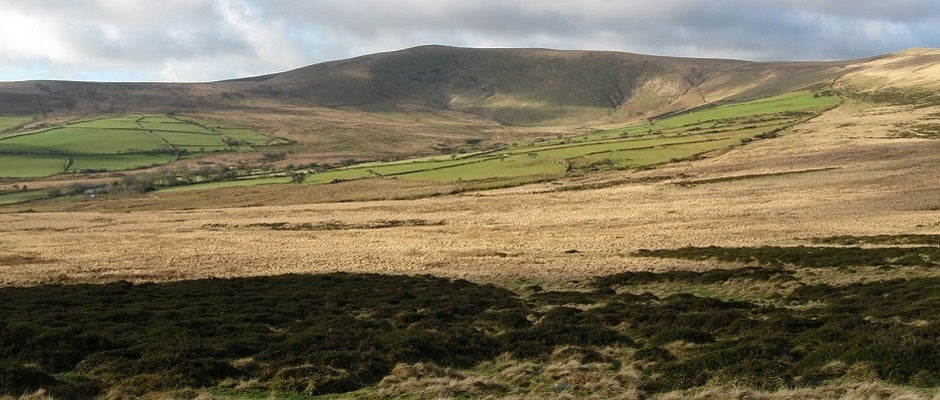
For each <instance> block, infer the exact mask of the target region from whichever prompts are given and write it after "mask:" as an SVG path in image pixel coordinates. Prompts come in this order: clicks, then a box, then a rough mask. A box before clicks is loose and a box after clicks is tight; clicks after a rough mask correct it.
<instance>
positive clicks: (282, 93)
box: [0, 46, 940, 399]
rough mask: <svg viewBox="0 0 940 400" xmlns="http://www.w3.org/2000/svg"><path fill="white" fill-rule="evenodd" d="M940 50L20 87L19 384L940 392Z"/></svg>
mask: <svg viewBox="0 0 940 400" xmlns="http://www.w3.org/2000/svg"><path fill="white" fill-rule="evenodd" d="M938 76H940V51H937V50H935V49H911V50H905V51H902V52H898V53H893V54H888V55H882V56H874V57H871V58H867V59H862V60H850V61H836V62H771V63H754V62H745V61H735V60H713V59H686V58H673V57H654V56H643V55H636V54H629V53H616V52H590V51H554V50H543V49H460V48H449V47H441V46H425V47H419V48H414V49H407V50H402V51H399V52H391V53H382V54H375V55H369V56H364V57H359V58H354V59H349V60H341V61H335V62H329V63H323V64H317V65H313V66H309V67H304V68H300V69H297V70H293V71H287V72H283V73H276V74H271V75H265V76H259V77H251V78H243V79H236V80H231V81H221V82H211V83H194V84H158V83H91V82H58V81H31V82H10V83H0V177H2V180H0V232H2V237H0V285H2V287H0V300H2V301H0V372H2V373H0V396H7V397H11V398H48V397H51V398H127V397H145V398H203V399H215V398H218V399H232V398H236V399H244V398H289V399H300V398H330V399H336V398H590V397H593V398H625V399H631V398H636V399H639V398H659V399H674V398H699V399H719V398H767V399H777V398H780V399H783V398H806V399H810V398H830V399H849V398H897V399H901V398H904V399H919V398H922V399H930V398H935V397H936V396H940V392H938V391H937V387H938V386H940V385H938V384H940V369H938V367H937V366H938V365H940V346H938V345H937V343H940V333H938V332H940V331H938V328H940V313H938V310H940V307H938V305H940V293H938V289H937V288H938V286H937V283H938V282H937V280H938V279H940V273H938V269H937V267H938V264H940V246H938V243H940V239H938V237H940V179H937V174H936V171H937V170H938V167H940V157H938V154H940V141H938V138H940V136H938V126H940V122H938V121H940V97H938V96H937V93H940V79H937V77H938Z"/></svg>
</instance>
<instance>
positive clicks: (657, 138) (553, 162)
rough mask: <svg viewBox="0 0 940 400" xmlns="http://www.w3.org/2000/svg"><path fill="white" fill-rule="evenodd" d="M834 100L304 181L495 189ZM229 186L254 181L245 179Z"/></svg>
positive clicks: (694, 142) (769, 105) (718, 112)
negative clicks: (389, 180) (387, 180)
mask: <svg viewBox="0 0 940 400" xmlns="http://www.w3.org/2000/svg"><path fill="white" fill-rule="evenodd" d="M837 102H838V98H836V97H834V96H829V95H821V94H818V93H815V94H814V93H812V92H805V91H804V92H794V93H788V94H784V95H780V96H775V97H770V98H767V99H761V100H755V101H750V102H745V103H739V104H728V105H722V106H717V107H713V108H710V109H704V110H697V111H692V112H689V113H685V114H679V115H675V116H671V117H668V118H664V119H661V120H656V121H653V122H652V123H648V124H643V125H637V126H631V127H627V128H622V129H618V130H611V131H604V132H593V133H589V134H584V135H577V136H569V137H563V138H557V139H549V140H534V141H524V142H517V143H513V144H511V145H508V146H506V147H505V148H502V149H496V150H490V151H477V152H468V153H463V154H454V155H452V156H447V155H438V156H425V157H418V158H413V159H408V160H398V161H391V162H369V163H363V164H357V165H352V166H346V167H340V168H335V169H330V170H326V171H320V172H316V173H313V172H311V173H309V174H308V176H307V177H306V180H305V181H304V182H305V183H306V184H324V183H331V182H336V181H346V180H354V179H364V178H374V177H394V178H396V179H407V180H419V181H428V182H457V181H480V182H487V184H488V185H495V186H497V187H499V186H503V185H505V184H510V183H515V184H519V183H526V182H531V181H532V179H533V178H534V177H561V176H564V175H565V174H567V173H570V172H572V171H576V170H578V169H581V168H587V169H598V168H636V167H642V166H648V165H654V164H660V163H664V162H668V161H670V160H673V159H682V158H688V157H691V156H695V155H697V154H700V153H705V152H709V151H713V150H717V149H722V148H727V147H730V146H734V145H737V144H740V143H742V142H743V141H745V140H747V139H749V138H753V137H756V136H759V135H764V134H769V133H770V132H774V131H776V130H778V129H780V128H783V127H786V126H788V125H791V124H794V123H797V122H799V121H801V120H802V119H805V118H807V117H808V116H811V115H815V114H816V113H818V112H820V111H821V110H823V109H825V108H826V107H830V106H832V105H835V104H836V103H837ZM198 123H199V124H200V125H203V126H207V127H210V128H211V129H215V130H220V131H222V132H230V131H231V130H232V128H228V127H225V126H224V125H222V124H220V123H218V122H213V121H202V120H200V121H199V122H198ZM226 134H228V133H226ZM230 136H231V135H230ZM235 138H237V139H239V140H244V139H243V138H239V137H235ZM171 142H172V140H171ZM232 185H236V186H248V185H252V183H251V182H250V181H249V180H245V181H241V182H238V183H233V184H232ZM212 187H213V186H209V185H205V186H204V188H206V189H209V188H212ZM198 188H200V185H194V186H190V187H188V189H187V190H195V189H198Z"/></svg>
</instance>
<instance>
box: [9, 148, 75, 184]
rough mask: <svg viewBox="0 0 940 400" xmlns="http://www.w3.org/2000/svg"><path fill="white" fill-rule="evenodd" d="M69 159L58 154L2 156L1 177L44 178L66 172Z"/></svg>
mask: <svg viewBox="0 0 940 400" xmlns="http://www.w3.org/2000/svg"><path fill="white" fill-rule="evenodd" d="M67 162H68V157H66V156H64V155H56V154H0V177H3V178H13V177H30V178H33V177H43V176H49V175H55V174H58V173H60V172H62V171H63V170H65V164H66V163H67Z"/></svg>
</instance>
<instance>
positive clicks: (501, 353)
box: [0, 222, 940, 399]
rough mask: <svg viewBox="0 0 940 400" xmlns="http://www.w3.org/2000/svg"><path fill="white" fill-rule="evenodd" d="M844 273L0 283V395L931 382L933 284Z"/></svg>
mask: <svg viewBox="0 0 940 400" xmlns="http://www.w3.org/2000/svg"><path fill="white" fill-rule="evenodd" d="M396 223H404V222H396ZM409 223H410V222H409ZM415 223H417V222H415ZM422 223H423V222H422ZM259 228H270V229H282V228H283V229H298V230H328V229H331V227H329V226H323V227H319V226H310V227H307V226H302V227H301V226H297V227H294V226H281V225H277V226H271V227H259ZM831 249H832V250H838V249H841V248H831ZM833 254H834V255H836V256H838V255H840V254H842V253H838V251H836V252H834V253H833ZM853 265H854V262H853ZM852 268H855V270H849V269H846V268H820V267H819V266H814V265H806V266H794V267H781V266H776V267H773V266H759V267H749V268H738V269H720V270H713V271H707V272H665V273H648V272H629V273H621V274H617V275H610V276H603V277H597V278H594V279H592V280H590V281H587V282H583V283H581V284H579V285H578V286H577V287H570V288H568V289H560V290H544V289H542V288H541V287H540V286H538V285H534V284H533V285H527V286H522V287H519V288H518V289H516V290H507V289H503V288H499V287H496V286H492V285H479V284H475V283H471V282H467V281H463V280H448V279H443V278H434V277H430V276H413V277H408V276H388V275H365V274H342V273H339V274H327V275H285V276H273V277H255V278H237V279H208V280H195V281H183V282H172V283H165V284H139V285H133V284H130V283H126V282H118V283H112V284H101V285H73V286H39V287H29V288H2V289H0V299H3V301H2V302H0V370H2V371H0V372H2V373H0V394H7V395H19V394H23V393H31V392H34V391H36V390H45V391H46V393H48V394H51V395H53V396H56V397H62V398H81V397H94V396H102V395H104V394H107V396H108V397H112V398H113V397H137V396H144V395H147V394H148V393H164V394H165V397H195V396H196V395H197V394H198V393H199V391H200V390H201V389H200V388H203V387H207V388H211V389H208V390H207V391H206V392H205V393H206V395H208V396H212V397H213V398H269V397H273V398H297V399H301V398H311V397H310V396H320V395H330V397H328V398H362V397H367V398H439V397H456V398H478V397H531V398H545V397H557V396H573V397H585V396H596V397H599V398H609V397H611V396H621V397H622V396H628V398H645V397H651V396H652V397H661V398H670V396H683V397H685V396H689V397H692V396H701V397H700V398H716V397H714V396H718V397H717V398H720V397H721V396H720V393H729V392H730V391H735V390H737V391H751V392H750V393H755V394H760V395H761V396H765V397H767V398H774V397H773V396H774V395H773V394H774V393H778V395H777V396H778V398H783V397H779V396H784V395H783V394H785V393H790V394H795V393H796V392H792V390H804V392H803V393H804V394H803V395H805V396H810V397H812V396H811V394H812V393H823V394H825V393H829V394H828V395H826V396H822V395H820V396H819V397H820V398H831V396H830V395H831V394H832V393H842V395H843V396H851V393H862V392H864V391H865V390H875V391H878V392H884V391H886V390H887V391H888V392H889V393H894V392H897V393H907V394H908V395H909V396H913V397H910V398H918V397H917V396H920V395H919V394H918V393H928V392H929V390H930V388H936V387H937V385H938V384H940V348H938V347H937V346H936V343H937V332H938V327H940V325H938V324H940V277H938V276H936V274H933V273H932V272H931V271H932V270H933V268H932V267H923V266H920V267H904V266H890V265H889V266H884V268H888V269H889V270H882V271H883V272H884V275H883V276H882V278H881V279H879V280H877V281H866V280H862V279H859V277H858V270H857V269H858V268H865V267H864V266H858V265H854V266H853V267H852ZM813 271H816V272H813ZM810 276H812V277H813V279H806V278H807V277H810ZM729 287H741V288H747V287H758V288H761V290H762V291H764V292H766V293H768V294H769V296H768V297H761V296H756V295H753V293H752V295H740V296H735V295H734V294H733V293H729V292H724V293H722V290H727V288H729ZM650 289H651V290H652V291H653V293H651V292H650V291H649V290H650ZM729 294H730V295H729ZM860 385H869V386H860ZM870 385H880V386H874V389H873V387H872V386H870ZM901 386H904V387H906V388H908V389H904V388H901ZM732 388H733V389H732ZM792 388H800V389H792ZM916 388H924V389H923V390H926V391H920V390H921V389H916ZM719 390H723V391H724V392H721V391H719ZM709 391H711V392H709ZM716 391H717V392H716ZM186 393H189V394H186ZM709 393H712V394H711V395H709ZM716 393H719V394H716ZM761 393H763V394H761ZM806 393H810V394H806ZM709 396H712V397H709ZM827 396H829V397H827ZM925 396H926V395H925Z"/></svg>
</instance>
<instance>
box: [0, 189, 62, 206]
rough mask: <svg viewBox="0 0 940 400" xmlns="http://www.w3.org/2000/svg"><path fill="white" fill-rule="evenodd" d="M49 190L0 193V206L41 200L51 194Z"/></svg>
mask: <svg viewBox="0 0 940 400" xmlns="http://www.w3.org/2000/svg"><path fill="white" fill-rule="evenodd" d="M49 192H50V191H49V190H24V191H18V192H5V193H0V205H3V204H16V203H24V202H27V201H32V200H37V199H41V198H43V197H46V196H47V195H48V194H49Z"/></svg>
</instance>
